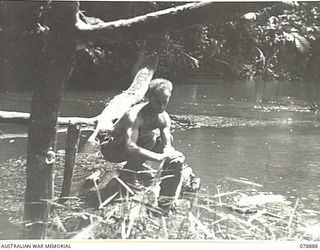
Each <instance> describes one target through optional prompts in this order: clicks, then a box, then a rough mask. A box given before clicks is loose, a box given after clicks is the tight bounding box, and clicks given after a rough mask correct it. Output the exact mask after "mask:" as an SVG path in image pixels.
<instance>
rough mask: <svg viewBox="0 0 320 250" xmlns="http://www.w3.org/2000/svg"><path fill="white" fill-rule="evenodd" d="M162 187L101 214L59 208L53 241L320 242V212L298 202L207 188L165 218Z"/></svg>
mask: <svg viewBox="0 0 320 250" xmlns="http://www.w3.org/2000/svg"><path fill="white" fill-rule="evenodd" d="M246 184H248V183H246ZM158 185H159V182H155V184H154V185H153V186H151V187H149V188H146V189H145V190H142V191H139V192H136V193H135V194H134V195H133V196H132V195H129V190H127V192H126V193H121V195H120V196H119V197H118V198H117V199H116V200H113V201H112V202H111V200H107V201H100V208H99V209H93V208H87V209H85V210H84V211H82V212H72V209H71V208H72V204H73V203H74V202H77V201H75V200H70V201H68V202H67V203H66V204H65V205H66V206H65V207H63V208H62V207H57V208H55V220H52V221H51V230H52V231H51V233H50V234H49V235H51V236H50V237H53V238H55V237H58V238H74V239H164V240H167V239H184V240H185V239H190V240H319V239H320V233H319V232H320V231H319V232H318V231H317V229H319V228H320V224H319V221H320V220H319V218H320V212H318V211H314V210H310V209H309V210H308V209H303V207H301V208H299V202H298V200H297V201H296V203H295V205H294V206H292V204H291V203H290V202H289V201H287V200H286V199H285V198H284V197H283V196H280V195H272V194H267V193H263V192H258V191H256V189H254V188H252V186H250V185H249V186H245V189H241V190H240V189H238V190H222V189H223V188H222V187H221V186H220V187H217V189H216V190H215V192H214V193H211V191H210V190H209V189H205V188H201V189H200V190H198V191H197V192H183V193H182V194H181V196H180V197H179V199H177V200H176V202H175V205H176V207H175V208H176V212H175V213H171V212H170V213H163V210H161V209H160V208H158V207H157V206H156V200H157V193H158V191H159V186H158ZM243 185H244V184H243ZM229 186H230V185H229ZM97 192H98V190H97ZM99 197H100V199H101V196H99ZM246 202H247V205H246ZM68 209H69V210H71V212H70V211H69V212H67V210H68ZM58 215H60V217H59V219H57V216H58ZM66 215H67V216H66ZM71 224H72V225H71Z"/></svg>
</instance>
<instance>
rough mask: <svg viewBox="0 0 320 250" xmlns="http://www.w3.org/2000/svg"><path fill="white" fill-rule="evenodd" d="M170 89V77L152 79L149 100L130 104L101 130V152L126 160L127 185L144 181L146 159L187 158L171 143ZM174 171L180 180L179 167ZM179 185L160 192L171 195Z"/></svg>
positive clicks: (114, 159) (110, 158) (108, 157)
mask: <svg viewBox="0 0 320 250" xmlns="http://www.w3.org/2000/svg"><path fill="white" fill-rule="evenodd" d="M171 93H172V83H171V82H170V81H168V80H165V79H154V80H152V81H151V82H150V85H149V90H148V92H147V94H146V96H147V98H148V102H145V103H139V104H136V105H134V106H133V107H131V108H130V109H129V110H128V111H127V112H126V114H125V115H124V116H123V117H122V118H121V119H119V120H118V121H117V122H116V123H115V125H114V126H113V129H112V130H110V131H104V133H102V135H103V138H102V140H101V141H102V142H101V152H102V154H103V156H104V158H105V159H106V160H107V161H111V162H123V161H126V162H127V163H126V165H125V166H124V168H123V169H122V170H121V171H120V175H119V178H120V179H121V180H123V181H124V182H126V183H127V184H128V185H131V186H133V187H135V186H139V185H141V183H139V178H138V174H137V173H138V172H139V171H142V170H144V163H145V161H147V160H149V161H156V162H159V163H160V162H163V161H164V162H165V165H168V164H170V162H172V161H174V162H177V159H178V161H180V162H181V161H183V160H184V156H183V154H182V153H180V152H178V151H176V150H175V149H174V148H173V146H172V135H171V133H170V123H171V121H170V117H169V115H168V113H167V112H166V111H165V109H166V107H167V105H168V102H169V99H170V97H171ZM166 163H167V164H166ZM175 172H177V175H176V178H173V180H172V181H174V182H178V181H179V180H178V179H179V175H180V170H178V169H177V171H175ZM169 184H170V183H169ZM177 185H178V183H173V185H172V188H169V189H168V187H167V188H165V189H163V190H167V191H162V192H160V195H162V196H164V197H165V196H171V195H172V194H174V193H175V190H172V189H174V188H176V187H177ZM170 186H171V185H170ZM163 192H164V193H163Z"/></svg>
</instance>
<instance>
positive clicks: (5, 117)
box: [0, 111, 96, 126]
mask: <svg viewBox="0 0 320 250" xmlns="http://www.w3.org/2000/svg"><path fill="white" fill-rule="evenodd" d="M29 118H30V113H25V112H15V111H0V123H12V124H21V125H28V122H29ZM69 123H72V124H79V125H85V126H95V125H96V117H92V118H85V117H58V125H68V124H69Z"/></svg>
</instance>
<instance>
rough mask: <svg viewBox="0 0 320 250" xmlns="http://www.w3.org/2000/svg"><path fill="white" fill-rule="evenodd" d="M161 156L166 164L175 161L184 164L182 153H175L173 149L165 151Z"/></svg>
mask: <svg viewBox="0 0 320 250" xmlns="http://www.w3.org/2000/svg"><path fill="white" fill-rule="evenodd" d="M162 155H163V159H164V160H165V161H168V162H172V161H175V160H178V161H181V162H184V160H185V156H184V155H183V153H181V152H179V151H176V150H174V149H173V150H168V151H165V152H164V153H163V154H162Z"/></svg>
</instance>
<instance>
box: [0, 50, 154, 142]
mask: <svg viewBox="0 0 320 250" xmlns="http://www.w3.org/2000/svg"><path fill="white" fill-rule="evenodd" d="M157 58H158V57H157V55H156V54H153V55H151V56H148V57H147V58H146V60H145V62H144V64H143V65H142V67H140V70H139V71H138V72H137V74H136V76H135V78H134V80H133V82H132V84H131V85H130V87H129V88H128V89H127V90H126V91H124V92H122V93H121V94H119V95H117V96H115V97H114V98H113V99H112V100H111V101H110V102H109V103H108V104H107V106H106V107H105V109H104V110H103V111H102V112H101V113H100V114H99V115H98V116H95V117H91V118H85V117H58V125H68V124H70V123H72V124H79V125H85V126H89V127H92V129H94V133H93V134H92V135H91V136H90V138H89V140H88V141H89V142H91V143H93V142H94V141H95V137H96V136H97V134H98V132H99V130H100V129H108V128H111V127H112V126H113V123H114V122H115V121H116V120H118V119H119V118H121V117H122V116H123V115H124V113H125V112H126V111H127V110H128V109H129V108H130V107H131V106H132V105H134V104H136V103H137V102H139V101H141V100H142V99H143V98H144V96H145V93H146V92H147V90H148V87H149V83H150V81H151V79H152V77H153V74H154V72H155V69H156V67H157V61H158V59H157ZM29 118H30V114H29V113H25V112H13V111H0V123H13V124H22V125H28V122H29Z"/></svg>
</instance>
